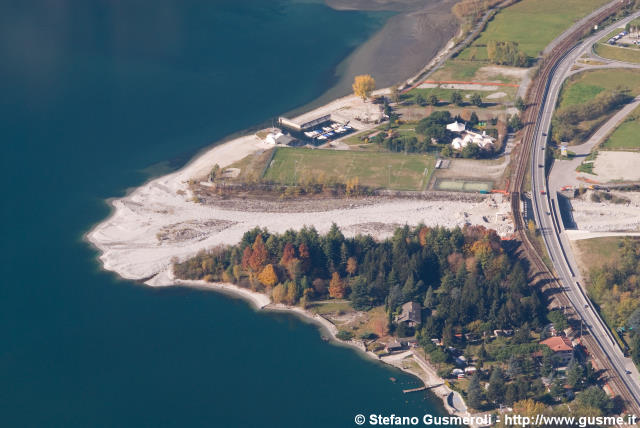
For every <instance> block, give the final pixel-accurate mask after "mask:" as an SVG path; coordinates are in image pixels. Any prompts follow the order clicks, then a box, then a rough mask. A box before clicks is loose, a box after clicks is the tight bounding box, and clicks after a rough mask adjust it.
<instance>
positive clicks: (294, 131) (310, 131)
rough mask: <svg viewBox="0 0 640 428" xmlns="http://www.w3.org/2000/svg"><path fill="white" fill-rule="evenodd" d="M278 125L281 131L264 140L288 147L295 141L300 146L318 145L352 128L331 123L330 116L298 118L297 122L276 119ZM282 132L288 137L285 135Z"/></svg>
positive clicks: (348, 131)
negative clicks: (300, 143)
mask: <svg viewBox="0 0 640 428" xmlns="http://www.w3.org/2000/svg"><path fill="white" fill-rule="evenodd" d="M278 123H279V125H280V126H281V127H282V129H283V131H278V132H276V133H271V134H269V135H267V138H266V140H265V141H266V142H267V143H270V144H274V145H276V144H286V145H290V144H292V143H294V142H295V141H300V142H302V144H305V143H310V144H313V145H319V144H323V143H327V142H329V141H331V140H333V139H336V138H340V137H342V136H344V135H346V134H348V133H350V132H352V131H353V127H352V126H351V125H349V124H348V123H338V122H336V121H333V120H332V119H331V114H326V115H322V116H313V117H307V116H303V117H302V119H300V118H298V119H297V120H294V119H288V118H286V117H280V118H278ZM284 130H286V132H287V133H288V135H287V134H285V131H284Z"/></svg>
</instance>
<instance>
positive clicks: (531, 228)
mask: <svg viewBox="0 0 640 428" xmlns="http://www.w3.org/2000/svg"><path fill="white" fill-rule="evenodd" d="M527 228H528V229H529V233H530V234H532V235H535V234H536V224H535V223H534V222H533V220H529V222H528V223H527Z"/></svg>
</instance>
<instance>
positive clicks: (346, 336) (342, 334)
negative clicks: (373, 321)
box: [336, 330, 353, 340]
mask: <svg viewBox="0 0 640 428" xmlns="http://www.w3.org/2000/svg"><path fill="white" fill-rule="evenodd" d="M336 337H337V338H338V339H340V340H351V339H353V333H352V332H350V331H346V330H340V331H339V332H338V334H336Z"/></svg>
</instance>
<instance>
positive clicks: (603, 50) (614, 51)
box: [595, 43, 640, 64]
mask: <svg viewBox="0 0 640 428" xmlns="http://www.w3.org/2000/svg"><path fill="white" fill-rule="evenodd" d="M595 51H596V53H597V54H598V55H600V56H601V57H603V58H608V59H615V60H617V61H624V62H632V63H636V64H640V49H639V48H623V47H617V46H611V45H606V44H602V43H598V44H597V45H596V47H595Z"/></svg>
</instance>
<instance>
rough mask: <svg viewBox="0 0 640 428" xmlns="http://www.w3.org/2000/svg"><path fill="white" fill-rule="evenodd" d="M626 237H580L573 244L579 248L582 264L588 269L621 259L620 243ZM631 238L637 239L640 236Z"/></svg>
mask: <svg viewBox="0 0 640 428" xmlns="http://www.w3.org/2000/svg"><path fill="white" fill-rule="evenodd" d="M623 239H625V238H624V237H619V236H609V237H604V238H591V239H579V240H577V241H574V242H573V243H572V244H573V245H575V246H576V247H577V249H578V252H579V256H580V261H581V262H582V263H581V264H582V265H583V266H584V267H585V268H588V269H592V268H601V267H602V266H604V265H606V264H611V263H617V262H618V261H619V260H620V244H621V243H622V241H623ZM630 239H633V240H637V239H640V238H638V237H631V238H630Z"/></svg>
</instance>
